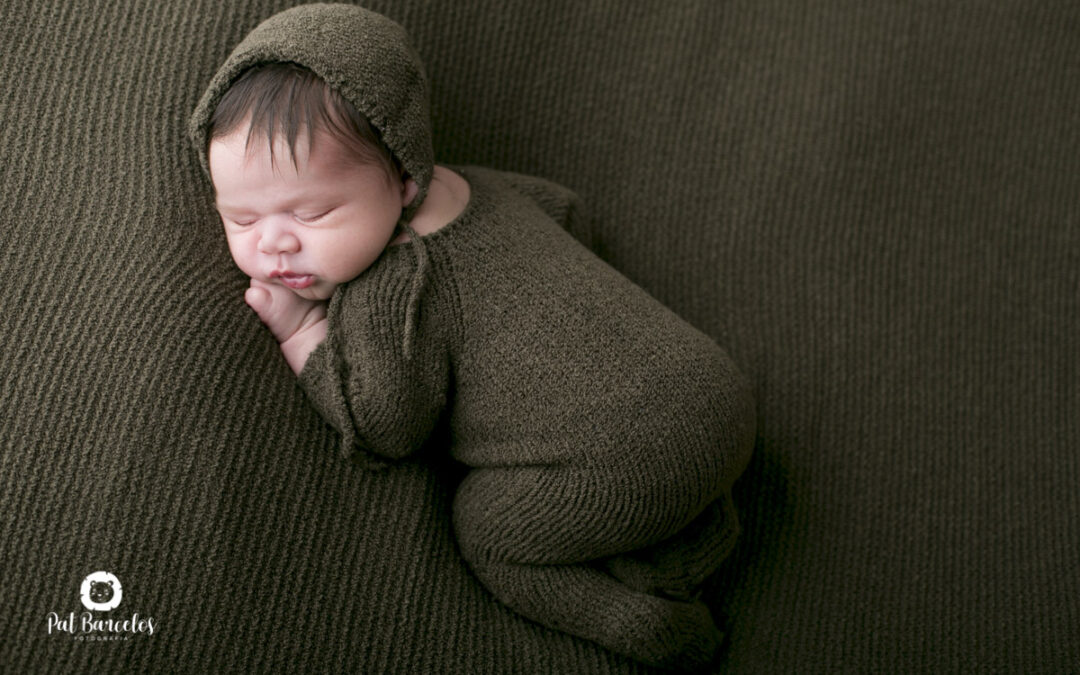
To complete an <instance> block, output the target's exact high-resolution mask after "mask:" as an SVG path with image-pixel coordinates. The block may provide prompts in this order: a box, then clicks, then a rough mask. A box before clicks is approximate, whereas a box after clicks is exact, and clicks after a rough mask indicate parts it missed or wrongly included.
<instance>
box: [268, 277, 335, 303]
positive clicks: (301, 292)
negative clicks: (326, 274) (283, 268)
mask: <svg viewBox="0 0 1080 675" xmlns="http://www.w3.org/2000/svg"><path fill="white" fill-rule="evenodd" d="M279 285H281V286H283V287H285V288H289V287H288V286H285V284H279ZM335 288H337V284H334V283H331V282H328V281H322V280H319V281H316V282H315V283H313V284H312V285H310V286H308V287H307V288H289V290H290V291H292V292H293V293H295V294H296V295H298V296H299V297H301V298H304V299H305V300H314V301H317V302H322V301H325V300H329V299H330V296H331V295H333V294H334V289H335Z"/></svg>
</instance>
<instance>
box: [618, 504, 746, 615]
mask: <svg viewBox="0 0 1080 675" xmlns="http://www.w3.org/2000/svg"><path fill="white" fill-rule="evenodd" d="M739 530H740V528H739V520H738V515H737V514H736V512H735V505H734V503H732V501H731V494H730V492H729V493H727V494H725V495H724V496H723V497H721V498H720V499H717V500H716V501H714V502H713V503H712V504H710V505H709V506H708V507H707V508H706V509H705V510H704V511H702V512H701V514H699V515H698V517H697V518H695V519H694V521H693V522H692V523H690V524H689V525H687V526H686V527H684V528H683V529H681V530H679V531H678V532H677V533H675V534H674V535H673V536H671V537H669V538H667V539H665V540H664V541H661V542H659V543H657V544H655V545H653V546H649V547H647V548H644V549H639V550H637V551H631V552H629V553H625V554H622V555H616V556H613V557H611V558H608V559H607V560H605V561H604V564H605V567H606V568H607V570H608V572H610V573H611V574H612V575H613V576H615V577H616V578H617V579H619V580H620V581H622V582H623V583H625V584H626V585H628V586H630V587H631V588H635V589H637V590H639V591H644V592H646V593H654V594H659V595H666V596H668V597H671V598H676V599H679V600H692V599H695V598H696V597H697V596H698V595H699V594H700V592H701V587H702V585H703V584H704V582H705V580H706V579H707V578H709V576H711V575H712V574H713V573H714V572H715V571H716V570H717V569H719V567H720V564H721V563H723V561H724V560H726V559H727V557H728V555H729V554H730V553H731V550H732V548H734V546H735V538H736V537H737V536H738V533H739Z"/></svg>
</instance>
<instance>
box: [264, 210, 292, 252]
mask: <svg viewBox="0 0 1080 675" xmlns="http://www.w3.org/2000/svg"><path fill="white" fill-rule="evenodd" d="M299 250H300V240H299V239H298V238H297V237H296V235H295V234H294V233H293V232H292V230H291V229H290V228H289V227H287V226H286V225H284V224H282V223H280V222H277V221H276V220H275V219H268V220H267V222H266V223H265V224H264V227H263V228H262V232H260V235H259V252H260V253H267V254H271V255H274V254H278V253H296V252H297V251H299Z"/></svg>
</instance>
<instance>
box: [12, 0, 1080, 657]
mask: <svg viewBox="0 0 1080 675" xmlns="http://www.w3.org/2000/svg"><path fill="white" fill-rule="evenodd" d="M289 4H292V3H289V2H285V1H280V2H279V1H276V0H237V1H235V2H215V3H147V2H135V1H124V0H119V1H117V2H110V3H89V2H83V1H81V0H79V1H76V2H72V1H71V0H65V1H63V2H60V1H56V2H50V1H47V0H46V1H43V2H34V3H26V2H16V1H14V0H10V1H9V0H4V1H3V2H0V16H2V17H3V19H4V20H3V21H2V22H0V74H3V78H0V120H2V122H3V123H2V124H0V140H2V143H0V147H2V148H3V162H2V166H0V233H2V240H0V270H2V271H3V279H4V285H3V292H2V293H0V325H2V330H0V560H2V561H3V564H4V566H5V569H6V572H7V576H6V581H7V582H8V587H9V589H10V590H11V592H10V597H9V602H8V603H7V604H6V605H5V609H4V611H3V612H0V635H2V636H3V640H2V641H0V669H3V670H7V671H12V672H94V671H111V672H126V671H132V672H140V671H144V672H145V671H149V672H175V671H185V670H186V671H190V672H282V671H285V672H288V671H302V670H311V671H322V672H340V671H349V670H352V671H361V672H372V673H381V672H391V673H394V672H397V673H427V672H441V673H589V672H593V673H603V672H607V673H611V672H644V669H638V668H637V667H636V666H635V665H633V664H632V663H630V662H629V661H628V660H625V659H620V658H618V657H616V656H614V655H611V654H609V653H607V652H604V651H601V650H600V649H599V648H593V647H592V646H590V644H589V643H587V642H584V641H581V640H575V639H573V638H570V637H564V636H563V635H562V634H560V633H557V632H554V631H549V630H546V629H543V628H541V627H539V626H538V625H536V624H533V623H529V622H526V621H524V620H522V619H519V618H517V616H516V615H514V614H513V613H512V612H510V611H508V610H504V609H503V608H502V607H501V606H500V605H499V604H498V603H497V602H496V601H495V600H493V599H492V598H490V596H489V595H488V594H487V593H485V592H484V590H483V589H482V588H481V587H480V585H479V584H478V583H477V582H476V581H475V580H474V579H473V578H472V577H471V576H470V574H469V572H468V570H467V568H466V566H465V564H464V562H463V561H462V560H461V557H460V555H459V554H458V552H457V549H456V548H455V545H454V542H453V539H452V535H451V523H450V519H449V517H448V516H446V515H445V514H446V512H447V510H448V509H449V486H450V485H451V482H450V481H449V480H448V479H447V478H444V477H442V476H441V475H440V474H439V473H437V472H431V471H427V470H424V469H422V468H421V467H420V466H418V465H416V464H410V463H406V464H403V465H401V466H399V467H395V468H393V469H392V470H391V471H389V472H380V473H379V474H373V473H371V472H365V471H359V470H358V471H351V472H342V471H341V463H340V461H339V459H338V458H337V457H336V456H335V450H336V440H337V437H336V434H335V433H334V432H333V431H332V430H331V429H330V428H329V427H328V426H326V425H325V424H324V423H323V421H322V420H321V418H320V417H319V416H318V414H317V413H316V412H315V410H314V409H313V408H312V407H311V406H310V404H309V403H308V402H307V400H306V398H305V396H304V394H303V392H302V391H301V389H300V388H299V387H298V386H297V384H296V381H295V377H294V376H293V375H292V373H291V371H290V370H289V369H288V367H287V366H286V364H285V363H284V361H282V360H280V359H279V357H278V349H277V346H276V345H275V344H274V342H273V339H272V338H271V336H270V335H269V334H268V333H267V332H266V331H265V329H263V327H262V326H261V325H260V324H259V322H258V319H257V318H256V317H255V316H254V315H253V314H252V313H251V311H250V310H249V309H248V308H247V307H246V306H245V305H244V304H243V300H242V294H243V290H244V288H245V287H246V285H247V282H246V280H245V279H244V278H243V276H242V275H241V274H240V273H239V272H238V271H237V270H236V269H235V266H234V265H233V263H232V261H231V260H230V259H229V255H228V252H227V251H226V250H225V246H224V242H223V241H222V239H223V238H222V237H221V234H220V232H219V230H218V228H219V225H218V222H217V220H216V216H215V214H214V213H213V210H212V208H211V205H210V202H209V195H208V186H207V184H206V183H205V182H203V179H202V174H201V171H200V169H199V164H198V159H197V156H196V154H195V153H194V152H193V151H192V150H191V148H190V146H189V144H188V143H187V140H186V138H185V124H186V120H187V116H188V114H189V112H190V111H191V110H192V109H193V108H194V106H195V105H196V103H197V98H198V96H199V93H200V92H201V91H202V90H203V89H204V88H205V87H206V85H207V83H208V82H209V81H210V78H211V77H212V75H213V73H214V71H215V69H216V68H217V67H218V66H219V64H220V63H221V62H222V61H223V60H224V58H225V57H226V56H227V55H228V53H229V51H230V49H231V48H232V46H233V45H235V44H236V43H237V42H238V41H239V40H240V39H241V38H242V37H243V36H244V35H246V34H247V33H248V32H249V31H250V30H251V29H252V28H253V27H254V26H255V25H256V24H258V23H259V22H260V21H261V20H263V19H264V18H266V17H268V16H270V15H272V14H274V13H275V12H277V11H279V10H281V9H283V8H284V7H286V6H288V5H289ZM372 6H373V8H374V9H376V10H378V11H381V12H384V13H386V14H388V15H389V16H391V17H392V18H394V19H395V20H397V21H399V22H401V23H402V24H403V25H404V26H405V27H406V28H407V29H408V30H409V33H410V34H411V35H412V36H413V38H414V40H415V42H416V45H417V49H418V51H419V52H420V54H421V56H422V57H423V60H424V62H425V64H427V66H428V69H429V76H430V79H431V81H432V83H433V86H432V92H431V100H432V109H433V115H434V140H435V154H436V156H438V157H439V158H440V160H441V161H445V162H448V163H454V164H477V165H485V166H493V167H496V168H499V169H505V170H513V171H518V172H521V173H526V174H532V175H540V176H545V177H547V178H549V179H551V180H554V181H556V182H558V183H561V184H565V185H568V186H571V187H572V188H574V189H575V190H576V191H578V192H579V193H580V194H581V195H582V197H583V199H584V200H585V201H586V202H587V203H589V204H590V205H595V210H594V213H595V219H594V221H593V223H592V228H591V230H590V231H589V232H588V233H587V235H586V239H587V240H588V241H589V242H590V244H591V245H592V247H593V248H594V249H595V250H596V251H598V252H599V253H600V254H601V256H602V257H603V258H604V259H605V260H607V261H608V262H610V263H612V264H613V265H614V266H615V267H617V268H618V269H619V270H620V271H622V272H624V273H626V274H627V275H628V276H629V277H630V278H631V279H633V280H634V281H636V282H638V283H640V284H642V285H643V286H644V287H645V288H646V289H647V290H649V291H650V293H652V294H653V295H654V296H656V297H657V298H658V299H659V300H661V301H662V302H664V303H665V304H666V305H668V306H669V307H671V308H672V309H674V310H675V311H676V312H677V313H679V314H680V315H681V316H683V317H684V318H686V319H687V320H689V321H690V322H691V323H692V324H694V325H695V326H697V327H698V328H700V329H702V330H703V331H705V332H706V333H707V334H709V335H710V336H711V337H713V338H715V339H716V340H717V341H718V342H719V343H721V344H723V345H725V347H726V348H727V350H728V352H729V353H730V354H731V356H732V357H733V359H734V360H735V361H736V362H737V364H738V365H739V367H740V369H741V370H742V371H743V372H745V373H747V374H748V375H749V376H750V377H751V380H752V382H753V385H754V390H755V392H754V393H755V397H756V399H757V401H758V404H759V410H758V412H759V418H760V425H759V429H758V441H757V447H756V448H755V455H754V456H755V459H754V460H753V461H752V462H751V464H750V466H749V467H748V469H747V473H746V474H744V476H743V478H742V479H741V480H740V481H739V482H738V483H736V485H735V498H736V504H737V505H738V507H739V509H740V516H741V517H742V521H743V525H744V532H743V535H742V537H741V539H740V542H739V544H738V545H737V546H736V550H735V552H734V554H733V557H732V560H731V564H730V565H729V569H728V570H727V572H728V573H727V574H725V575H723V576H722V577H721V581H720V582H719V583H718V584H717V585H716V586H714V587H713V588H712V589H710V591H709V592H708V593H707V594H706V599H707V601H708V602H709V604H710V607H711V608H712V609H713V611H714V613H716V614H718V615H722V616H724V617H726V619H727V624H728V626H729V627H730V630H729V633H728V640H727V643H726V645H725V651H724V657H723V660H722V662H721V664H720V666H719V667H718V668H717V672H740V673H741V672H753V673H771V672H822V673H827V672H836V671H844V670H847V671H855V672H1070V671H1072V670H1075V668H1076V664H1077V663H1080V646H1078V642H1077V640H1076V636H1077V635H1080V601H1078V600H1077V598H1080V577H1078V576H1077V575H1076V570H1077V569H1078V568H1080V498H1078V496H1077V494H1078V491H1077V490H1076V486H1077V485H1078V484H1080V462H1078V461H1077V449H1076V448H1077V444H1078V439H1080V415H1077V410H1080V386H1078V383H1080V342H1078V337H1077V336H1078V335H1080V290H1078V289H1080V234H1078V232H1080V229H1078V227H1077V225H1078V222H1080V220H1078V217H1080V216H1078V214H1080V153H1077V152H1076V148H1077V147H1080V138H1078V133H1080V124H1078V123H1077V119H1076V110H1078V109H1080V77H1077V73H1078V72H1080V49H1078V48H1077V44H1078V41H1077V26H1078V25H1080V7H1078V5H1077V3H1075V2H1074V1H1073V0H1048V1H1046V2H1040V3H1031V2H1028V1H1026V0H1003V1H1001V2H995V3H993V4H992V5H990V4H988V3H985V2H977V1H975V0H957V1H956V2H951V3H877V4H874V5H873V6H871V5H868V4H867V3H852V2H846V1H842V0H826V1H824V2H820V3H813V4H812V5H811V4H806V5H793V4H792V3H790V2H782V1H781V0H762V1H760V2H741V1H735V2H715V1H714V0H689V1H688V2H680V3H671V2H661V1H660V0H645V1H644V2H634V3H625V2H614V1H611V0H595V1H587V2H575V3H538V2H535V0H528V1H526V0H509V1H508V2H500V3H498V4H497V7H495V6H494V5H492V4H490V3H486V2H480V1H478V0H467V1H465V2H454V3H428V2H419V1H417V0H403V1H400V2H393V1H390V0H381V1H379V2H375V3H372ZM268 419H273V420H274V423H273V424H267V423H266V420H268ZM97 571H106V572H108V573H110V574H113V575H115V577H116V579H117V580H118V581H119V582H120V583H121V584H122V588H123V592H122V597H120V599H119V600H120V601H119V604H118V605H117V606H116V607H115V608H113V609H111V610H107V611H106V610H95V611H93V612H92V613H91V617H92V618H94V617H96V618H94V620H93V621H91V623H90V624H89V625H87V626H85V627H86V628H88V630H86V631H84V630H83V629H84V624H83V621H82V616H83V614H84V613H86V612H91V610H88V609H86V606H84V605H83V603H82V600H81V596H82V592H81V591H82V585H83V582H84V581H87V582H88V583H87V586H88V594H87V595H88V596H89V595H91V592H93V595H95V596H97V597H99V598H101V599H102V600H103V603H97V604H108V603H111V602H115V600H116V599H117V597H116V595H115V594H114V595H113V597H112V598H111V599H109V600H105V599H104V595H103V594H102V593H101V592H100V590H95V588H96V589H101V588H102V587H101V586H96V587H95V586H93V585H92V584H95V583H96V584H103V583H105V582H104V581H101V579H103V578H104V577H94V578H93V579H91V578H90V577H91V575H92V574H93V573H94V572H97ZM90 601H92V602H95V603H96V601H94V600H93V598H92V597H91V598H90ZM136 614H137V615H138V617H137V618H136V619H135V620H134V621H132V618H133V617H134V615H136ZM53 615H55V616H53ZM108 618H111V619H112V620H113V622H112V624H111V629H112V630H110V625H109V624H107V623H105V619H108ZM69 619H70V620H69ZM147 619H153V626H154V630H153V633H152V634H150V633H149V631H148V627H149V624H148V623H147V622H146V620H147ZM140 621H142V622H143V623H142V624H140V623H139V622H140ZM125 622H127V623H126V624H125ZM140 626H141V630H140ZM110 636H118V637H122V638H123V637H126V638H128V639H126V640H110V641H99V640H91V639H87V638H101V637H110ZM78 638H83V639H78Z"/></svg>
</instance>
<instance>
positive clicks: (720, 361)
mask: <svg viewBox="0 0 1080 675" xmlns="http://www.w3.org/2000/svg"><path fill="white" fill-rule="evenodd" d="M459 171H460V172H461V173H462V175H463V176H464V177H465V178H466V179H467V180H468V182H469V184H470V186H471V196H470V199H469V202H468V206H467V207H466V208H465V210H464V211H463V212H462V213H461V215H460V216H458V218H457V219H455V220H454V221H453V222H451V223H450V224H448V225H445V226H444V227H442V228H441V229H439V230H437V231H435V232H434V233H432V234H429V235H426V236H424V237H422V238H420V239H419V240H418V241H414V242H409V243H406V244H402V245H399V246H391V247H390V248H388V249H387V250H386V251H384V252H383V255H382V256H381V257H380V258H379V259H378V260H377V261H376V262H375V263H373V264H372V265H371V267H369V268H368V269H367V270H365V271H364V272H363V273H362V274H361V275H360V276H359V277H357V278H356V279H354V280H353V281H351V282H349V283H348V284H345V285H342V286H339V287H338V289H337V290H336V291H335V293H334V296H333V297H332V298H331V299H330V302H329V307H328V311H327V320H328V324H329V332H328V335H327V338H326V340H325V341H324V342H323V343H322V344H320V345H319V346H318V347H317V348H316V349H315V350H314V351H313V352H312V353H311V356H310V357H309V359H308V361H307V364H306V365H305V366H304V369H303V371H302V372H301V374H300V383H301V385H302V386H303V387H304V389H305V390H306V391H308V393H309V394H310V395H311V397H312V399H313V400H314V402H315V404H316V407H317V408H319V409H320V410H321V411H322V412H323V414H324V416H325V417H326V418H327V419H328V420H330V421H331V422H332V423H334V424H335V426H336V427H337V428H338V429H339V430H340V431H341V432H342V439H343V444H345V446H346V447H345V448H344V450H345V451H346V452H348V451H350V450H353V449H354V448H353V447H351V446H353V445H355V446H357V447H358V448H359V451H360V452H368V453H372V454H374V455H376V456H378V457H388V458H391V459H398V458H401V457H404V456H407V455H409V454H412V453H414V452H415V451H417V450H419V449H420V448H421V447H422V446H423V445H424V443H425V441H427V440H428V438H429V436H431V434H432V431H433V430H434V429H435V428H436V426H437V425H438V423H439V422H440V421H441V420H442V419H443V418H445V422H446V425H445V432H444V433H441V434H439V435H438V436H436V438H435V441H436V442H438V443H440V444H442V445H445V444H446V443H447V441H448V440H449V450H450V454H451V456H452V457H453V458H454V459H456V460H458V461H460V462H463V463H464V464H466V465H467V466H469V467H471V468H472V469H473V470H472V471H470V472H469V474H468V475H467V476H466V477H465V479H464V481H463V482H462V484H461V486H460V487H459V488H458V490H457V492H456V495H455V497H454V527H455V532H456V534H457V538H458V541H459V543H460V545H461V549H462V552H463V554H464V555H465V558H466V560H468V561H469V563H470V565H471V566H472V569H473V570H474V571H475V572H476V574H477V575H478V576H479V577H480V578H481V580H483V581H484V583H485V584H486V585H487V586H488V587H489V589H490V590H491V591H492V593H494V595H495V596H496V597H498V598H499V599H500V600H502V601H503V602H505V603H506V604H508V605H509V606H511V607H513V608H514V609H515V610H517V611H520V612H521V613H523V614H524V615H526V616H528V617H529V618H532V619H534V620H536V621H538V622H540V623H542V624H544V625H547V626H551V627H554V628H558V629H562V630H567V631H569V632H571V633H573V634H575V635H581V636H583V637H586V638H588V639H590V640H595V641H597V642H599V643H600V644H602V645H604V646H607V647H609V648H611V649H613V650H616V651H618V652H620V653H625V654H628V655H630V656H632V657H634V658H636V659H639V660H642V661H644V662H646V663H650V664H653V665H662V666H667V667H678V668H680V669H682V670H687V671H691V672H699V671H700V669H701V668H702V667H704V666H705V665H706V664H707V663H709V662H710V661H711V660H712V658H713V655H714V653H715V651H716V649H717V647H718V644H719V637H718V636H719V631H718V629H717V627H716V626H715V624H714V622H713V620H712V618H711V617H710V615H709V612H708V609H707V608H706V607H705V606H704V604H703V603H701V602H700V601H696V602H687V601H682V600H676V601H673V600H668V599H664V598H662V597H660V595H659V594H647V593H644V592H642V590H640V589H639V588H632V587H631V586H629V585H627V584H625V583H621V582H618V581H616V580H615V579H613V578H612V577H611V576H610V575H608V574H607V573H605V572H602V571H600V570H598V569H597V568H596V566H595V565H596V563H597V562H598V561H599V559H601V558H608V557H611V556H615V555H617V554H624V553H628V552H631V551H636V550H638V549H643V548H646V547H653V546H654V545H660V544H661V542H662V541H663V540H666V539H668V538H669V537H673V536H675V535H676V534H677V533H678V532H679V530H681V529H682V528H684V527H685V526H687V525H688V524H689V523H690V522H691V521H692V520H694V519H695V518H696V517H697V516H698V514H700V513H701V512H702V511H703V510H704V509H705V508H706V507H707V506H708V505H709V504H711V503H712V502H714V501H716V500H718V499H724V498H725V495H726V494H727V492H728V491H729V490H730V488H731V485H732V483H733V482H734V480H735V478H737V477H738V475H739V474H740V473H741V472H742V470H743V469H744V467H745V466H746V463H747V460H748V458H749V454H750V450H751V448H752V446H753V439H754V431H755V417H754V405H753V400H752V398H751V397H750V395H749V389H748V386H747V383H746V380H745V378H744V377H743V376H742V375H741V374H740V373H739V372H738V371H737V370H735V368H734V366H733V364H732V363H731V360H730V359H729V357H728V356H727V355H726V354H725V353H724V351H723V350H722V349H721V348H720V347H719V346H718V345H717V344H716V343H715V342H713V341H712V339H710V338H709V337H708V336H706V335H704V334H703V333H701V332H700V331H698V330H697V329H695V328H693V327H692V326H690V325H689V324H687V323H686V322H684V321H682V320H681V319H679V318H678V317H677V316H676V315H675V314H673V313H672V312H671V311H670V310H669V309H667V308H666V307H664V306H663V305H661V304H660V303H658V302H657V301H656V300H654V299H653V298H651V297H650V296H649V295H648V294H646V293H645V292H643V291H642V290H641V289H640V288H638V287H637V286H634V285H633V284H631V283H630V282H629V281H627V280H626V279H625V278H624V277H622V276H621V275H619V274H618V273H617V272H615V271H614V270H612V269H611V268H610V267H609V266H608V265H606V264H605V263H604V262H603V261H601V260H599V259H598V258H597V257H596V256H595V255H593V254H592V253H590V252H589V251H588V250H587V249H586V248H585V247H583V246H582V245H581V244H579V243H578V242H577V241H575V240H574V239H573V237H571V236H570V235H569V234H568V233H567V232H566V231H565V230H563V229H562V228H561V227H560V225H559V224H558V223H556V221H555V220H553V219H552V217H551V216H550V215H549V214H548V213H547V212H545V211H544V210H543V209H542V208H541V207H540V206H539V205H538V203H537V202H534V201H533V200H532V199H531V198H530V197H528V196H527V195H535V194H541V193H543V192H545V191H546V192H548V193H550V194H551V195H553V196H552V197H550V198H548V199H546V200H544V201H545V203H548V204H551V203H557V202H558V201H559V197H560V196H562V197H563V199H564V200H566V201H568V202H569V201H570V200H568V199H566V196H567V193H566V191H565V190H564V189H562V188H558V187H556V186H551V188H550V189H547V190H545V189H544V185H543V183H544V181H541V180H538V179H535V180H530V179H528V178H527V177H525V176H506V175H504V174H501V173H499V172H495V171H489V170H484V169H479V168H468V169H467V170H466V169H459ZM529 183H532V185H533V186H534V187H529V188H525V189H524V190H523V191H519V190H518V189H517V186H519V185H526V184H529ZM569 196H570V197H572V195H569ZM554 210H555V212H556V213H557V212H568V211H573V210H578V209H574V208H573V207H567V208H556V209H554ZM420 246H423V247H425V248H426V251H427V256H428V258H429V259H430V263H429V266H430V269H429V272H428V274H427V285H426V290H425V292H424V294H423V295H422V297H421V303H420V316H421V319H420V320H419V322H418V323H417V325H416V330H417V333H418V335H417V337H416V338H415V339H414V340H413V342H412V344H413V349H412V353H411V354H405V353H403V349H402V344H403V339H402V332H403V331H404V330H408V327H407V325H406V323H405V321H404V320H403V317H404V315H405V313H406V311H407V309H408V305H409V299H410V296H411V292H410V290H411V287H412V284H411V281H412V279H413V278H414V276H415V268H416V266H417V262H416V256H415V255H414V251H413V250H412V249H414V248H416V247H420ZM715 515H719V514H715ZM725 515H726V516H727V517H726V518H723V517H720V518H716V519H715V520H717V521H718V522H719V524H721V525H722V527H713V528H707V529H704V530H701V531H702V532H704V533H705V535H706V536H705V537H700V539H702V540H701V541H696V542H693V545H694V549H693V550H694V551H695V553H697V554H698V557H699V564H704V565H705V567H704V569H703V571H705V572H707V571H712V570H715V569H716V568H717V567H718V566H719V564H720V562H721V561H722V560H723V556H724V555H726V554H727V553H728V552H729V551H730V542H731V541H732V539H733V537H734V535H735V533H736V531H737V519H736V518H735V517H734V516H733V514H730V513H727V514H725ZM665 548H666V547H664V546H660V549H661V551H660V552H661V553H664V552H667V551H665ZM702 553H712V554H717V553H719V554H720V555H713V557H711V558H709V557H708V556H701V554H702ZM635 560H637V561H638V565H637V567H638V568H645V567H647V566H646V565H645V564H644V561H642V560H640V559H637V558H635ZM689 564H691V565H692V564H693V561H689ZM663 569H664V568H662V567H660V568H658V569H657V574H661V573H662V572H663ZM701 580H702V579H701V578H698V579H695V580H690V579H687V580H686V581H687V582H692V581H701ZM646 585H647V586H648V587H649V588H650V589H651V588H652V587H653V586H654V584H646ZM679 585H680V586H683V584H679ZM677 590H678V592H679V594H680V595H681V596H683V597H689V596H690V595H691V594H692V593H693V592H694V591H695V590H696V589H694V588H692V587H680V588H678V589H677Z"/></svg>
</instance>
